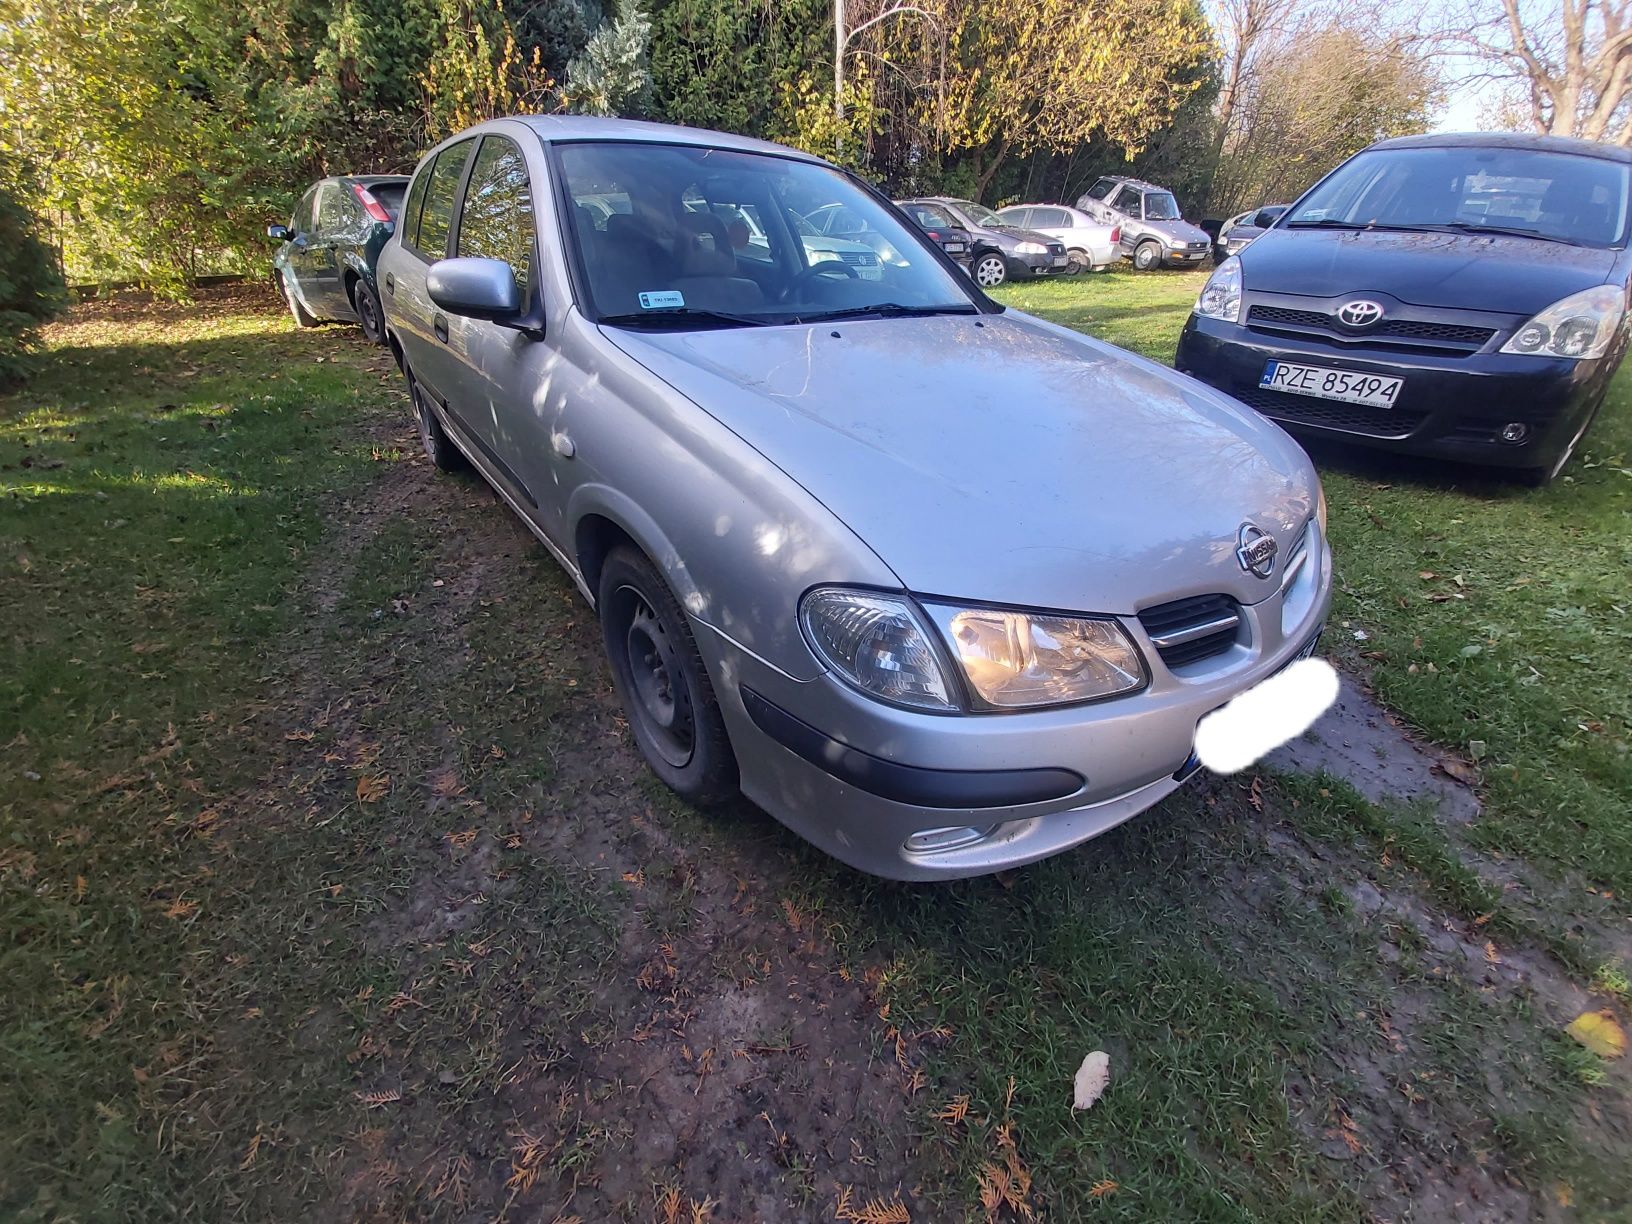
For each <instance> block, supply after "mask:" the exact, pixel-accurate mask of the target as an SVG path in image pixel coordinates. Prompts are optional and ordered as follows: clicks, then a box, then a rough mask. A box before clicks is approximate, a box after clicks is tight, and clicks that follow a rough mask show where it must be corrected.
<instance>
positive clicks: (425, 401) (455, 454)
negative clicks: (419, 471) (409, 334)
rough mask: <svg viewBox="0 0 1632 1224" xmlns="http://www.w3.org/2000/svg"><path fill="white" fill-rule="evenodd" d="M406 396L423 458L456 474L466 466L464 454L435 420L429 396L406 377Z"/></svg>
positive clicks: (411, 376) (411, 379) (409, 376)
mask: <svg viewBox="0 0 1632 1224" xmlns="http://www.w3.org/2000/svg"><path fill="white" fill-rule="evenodd" d="M408 396H409V398H410V399H412V400H413V402H414V417H415V419H416V420H417V421H418V424H419V444H420V445H421V446H423V447H424V448H425V457H426V458H427V459H429V460H430V461H431V462H432V463H434V464H435V465H436V466H437V468H438V469H439V470H441V471H444V472H457V471H461V470H463V469H464V468H465V467H466V466H467V463H466V460H465V456H464V454H463V453H462V452H461V451H460V450H459V448H458V447H457V446H455V445H454V443H453V439H452V438H450V437H448V431H447V430H445V429H443V428H442V422H441V421H439V420H437V419H436V410H435V409H434V408H432V407H431V400H430V395H429V394H428V393H427V392H426V391H425V389H424V388H422V387H421V386H420V385H419V380H418V379H416V378H415V377H414V376H413V375H412V374H409V375H408Z"/></svg>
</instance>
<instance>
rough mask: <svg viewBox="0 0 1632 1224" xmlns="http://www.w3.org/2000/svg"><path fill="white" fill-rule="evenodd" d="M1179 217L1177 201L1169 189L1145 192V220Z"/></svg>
mask: <svg viewBox="0 0 1632 1224" xmlns="http://www.w3.org/2000/svg"><path fill="white" fill-rule="evenodd" d="M1178 219H1179V202H1178V201H1177V200H1175V199H1174V198H1173V193H1172V192H1171V191H1147V192H1145V220H1146V221H1177V220H1178Z"/></svg>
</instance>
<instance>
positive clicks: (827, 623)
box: [799, 587, 957, 710]
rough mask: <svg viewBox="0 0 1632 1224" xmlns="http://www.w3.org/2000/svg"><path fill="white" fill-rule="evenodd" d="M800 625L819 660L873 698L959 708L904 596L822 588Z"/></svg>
mask: <svg viewBox="0 0 1632 1224" xmlns="http://www.w3.org/2000/svg"><path fill="white" fill-rule="evenodd" d="M799 621H800V623H801V624H802V625H803V626H804V628H805V635H806V636H807V637H808V638H809V639H810V644H811V648H812V649H814V650H815V652H816V654H817V657H819V658H820V659H821V660H822V661H823V662H824V663H826V664H827V665H828V666H829V667H831V668H832V669H833V670H834V671H836V672H838V673H839V675H841V676H842V677H844V679H845V680H847V681H848V682H849V683H850V684H852V685H854V686H855V687H856V688H858V689H860V690H861V691H862V692H863V693H866V694H867V695H868V696H869V697H877V698H878V699H879V700H880V701H889V702H893V703H894V704H896V705H904V706H915V707H917V708H919V709H925V710H953V709H956V708H957V707H956V705H955V704H954V703H953V701H952V698H951V694H950V692H949V690H948V688H947V683H946V677H945V676H944V675H943V674H942V673H941V664H940V660H939V658H937V656H936V654H935V648H934V646H933V645H931V643H930V640H929V635H928V634H927V633H926V632H925V631H924V629H923V627H922V626H921V625H920V624H919V621H918V617H917V615H916V614H915V613H914V612H913V610H912V605H911V604H910V603H908V602H907V600H905V599H903V598H901V597H900V596H897V595H886V594H882V593H880V592H877V591H852V590H847V589H846V588H844V587H817V588H816V589H815V590H813V591H809V592H807V593H806V595H805V597H804V599H802V600H801V601H800V603H799Z"/></svg>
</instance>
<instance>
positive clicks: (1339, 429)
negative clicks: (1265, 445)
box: [1176, 133, 1632, 484]
mask: <svg viewBox="0 0 1632 1224" xmlns="http://www.w3.org/2000/svg"><path fill="white" fill-rule="evenodd" d="M1629 178H1632V152H1629V151H1628V150H1626V149H1622V148H1617V147H1613V146H1610V145H1603V144H1595V143H1592V142H1590V141H1584V140H1569V139H1563V138H1559V137H1550V136H1520V135H1512V134H1501V133H1477V134H1470V135H1454V134H1453V135H1434V136H1411V137H1405V138H1403V139H1398V140H1386V141H1383V142H1381V143H1379V144H1375V145H1372V146H1371V147H1370V148H1368V149H1365V150H1364V151H1362V152H1360V153H1358V154H1356V155H1355V156H1354V157H1352V158H1350V159H1349V160H1348V161H1346V162H1344V163H1343V164H1342V165H1341V166H1339V167H1338V168H1337V169H1336V170H1334V171H1332V173H1330V174H1329V175H1327V176H1326V177H1325V178H1324V179H1322V180H1321V181H1320V182H1319V183H1317V184H1316V185H1315V186H1314V187H1313V188H1311V189H1310V190H1309V191H1308V192H1307V193H1306V194H1305V195H1304V196H1303V197H1302V198H1301V199H1300V200H1298V202H1297V203H1295V204H1293V205H1292V207H1291V208H1290V209H1289V210H1288V211H1287V213H1286V215H1285V216H1283V217H1282V218H1281V219H1280V221H1278V222H1277V223H1276V225H1275V227H1274V228H1273V229H1271V230H1268V231H1266V232H1265V233H1264V234H1263V235H1262V236H1261V237H1259V238H1256V239H1254V240H1253V242H1252V245H1251V246H1250V247H1248V248H1247V249H1246V250H1245V251H1243V252H1242V253H1241V254H1239V255H1234V256H1231V257H1230V258H1229V259H1226V260H1225V261H1224V262H1223V263H1222V264H1221V265H1219V267H1218V270H1217V271H1215V272H1214V273H1213V275H1212V278H1211V279H1210V280H1209V281H1208V282H1207V286H1206V288H1205V289H1203V291H1202V293H1201V297H1200V299H1199V300H1198V301H1197V303H1196V306H1195V310H1194V311H1193V313H1192V314H1191V316H1190V319H1189V321H1188V322H1187V323H1186V324H1185V328H1184V332H1183V335H1182V337H1181V338H1180V341H1179V347H1178V354H1177V359H1176V360H1177V365H1178V368H1179V369H1181V370H1183V371H1185V372H1186V373H1189V374H1193V375H1195V376H1196V377H1197V378H1200V379H1202V380H1203V381H1204V382H1208V383H1211V384H1212V385H1213V386H1215V387H1217V388H1219V389H1220V390H1223V391H1225V392H1228V393H1229V394H1230V395H1233V396H1235V397H1236V398H1237V399H1239V400H1241V401H1243V402H1245V403H1247V404H1250V405H1251V406H1253V407H1254V408H1257V409H1258V410H1259V411H1260V412H1262V413H1264V414H1265V415H1266V416H1270V417H1273V418H1274V419H1275V420H1277V421H1279V422H1281V423H1283V424H1285V425H1287V426H1289V427H1291V428H1293V429H1296V430H1300V431H1303V432H1305V433H1308V434H1310V435H1321V436H1327V437H1332V438H1341V439H1345V440H1348V441H1352V442H1357V443H1362V444H1364V445H1367V446H1375V447H1383V448H1387V449H1391V450H1400V451H1409V452H1412V453H1414V454H1420V455H1431V456H1434V457H1437V458H1442V459H1455V460H1463V461H1467V462H1472V463H1479V464H1489V465H1493V466H1500V467H1503V468H1508V469H1512V470H1514V471H1515V473H1516V474H1517V475H1519V476H1520V477H1521V478H1522V479H1524V480H1527V481H1529V482H1532V483H1537V484H1543V483H1546V482H1547V481H1549V480H1551V479H1552V478H1553V477H1554V476H1556V475H1557V474H1558V472H1559V470H1560V469H1561V468H1562V467H1563V466H1564V464H1565V463H1566V462H1567V461H1568V459H1569V457H1570V454H1571V453H1572V452H1573V451H1574V449H1575V447H1576V444H1577V443H1578V442H1579V441H1580V439H1581V437H1582V435H1583V434H1584V433H1585V432H1586V430H1587V427H1588V425H1589V424H1590V423H1591V422H1592V419H1593V417H1594V415H1595V414H1596V413H1597V412H1598V408H1599V406H1600V404H1602V402H1603V399H1604V393H1605V390H1606V388H1607V387H1608V385H1609V380H1610V377H1611V376H1612V375H1613V374H1614V373H1615V370H1616V367H1618V366H1619V365H1620V363H1621V357H1622V355H1623V354H1624V353H1625V351H1626V345H1627V285H1628V279H1629V276H1632V255H1629V254H1628V251H1627V243H1628V237H1629V232H1632V231H1629V226H1632V191H1629Z"/></svg>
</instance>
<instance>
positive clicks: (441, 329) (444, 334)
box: [431, 315, 448, 344]
mask: <svg viewBox="0 0 1632 1224" xmlns="http://www.w3.org/2000/svg"><path fill="white" fill-rule="evenodd" d="M431 330H432V331H433V332H435V333H436V338H437V339H438V340H440V341H442V343H443V344H446V343H447V342H448V320H447V316H445V315H437V316H436V317H435V318H434V319H432V320H431Z"/></svg>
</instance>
